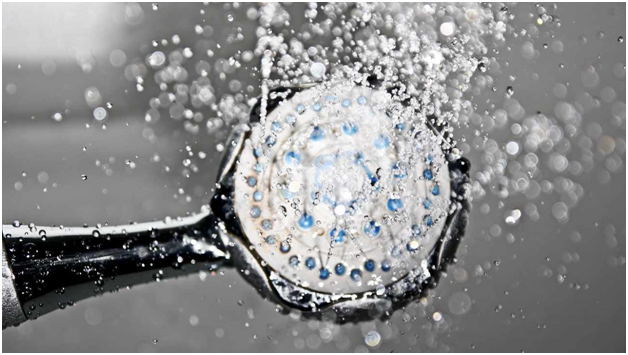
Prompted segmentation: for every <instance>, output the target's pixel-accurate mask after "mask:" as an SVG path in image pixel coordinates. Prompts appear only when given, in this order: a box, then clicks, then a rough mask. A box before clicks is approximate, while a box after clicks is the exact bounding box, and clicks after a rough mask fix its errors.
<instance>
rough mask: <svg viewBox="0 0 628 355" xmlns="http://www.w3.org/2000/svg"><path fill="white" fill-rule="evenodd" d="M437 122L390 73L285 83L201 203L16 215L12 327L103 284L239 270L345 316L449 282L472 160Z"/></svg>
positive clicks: (275, 292)
mask: <svg viewBox="0 0 628 355" xmlns="http://www.w3.org/2000/svg"><path fill="white" fill-rule="evenodd" d="M435 123H436V118H435V117H433V116H426V115H425V114H424V113H422V112H421V111H420V110H418V109H417V107H416V105H414V103H413V102H412V101H411V100H406V99H404V100H400V99H399V97H398V96H397V95H396V93H395V88H390V87H385V86H383V85H380V84H379V82H377V81H376V80H366V79H365V80H361V81H358V82H356V81H352V80H339V81H330V82H324V83H320V84H315V85H314V84H312V85H307V86H299V87H284V88H278V89H275V90H271V91H269V92H268V94H267V96H266V97H262V98H261V99H260V100H258V103H257V104H256V105H254V107H253V109H252V111H251V124H250V125H246V126H244V125H243V126H238V127H235V128H234V129H233V131H232V134H231V136H230V137H229V139H228V141H227V145H226V146H227V147H228V149H227V151H226V153H225V156H224V158H223V161H222V163H221V166H220V172H219V176H218V184H217V186H218V188H217V189H216V193H215V195H214V197H213V198H212V200H211V202H210V208H206V209H204V210H203V212H201V213H200V214H198V215H196V216H193V217H188V218H184V219H179V220H175V221H164V222H158V223H147V224H137V225H130V226H118V227H97V228H65V227H54V228H49V227H35V226H30V227H27V226H17V227H16V226H3V248H6V253H7V255H6V256H7V258H5V260H6V261H7V263H6V264H5V263H4V260H3V275H5V273H6V275H13V276H12V277H4V278H3V300H4V302H3V327H6V326H9V325H15V324H19V323H20V322H21V321H23V320H25V319H26V318H37V317H38V316H40V315H42V314H44V313H46V312H49V311H51V310H53V309H58V308H64V307H65V306H66V305H68V304H72V303H73V302H75V301H77V300H79V299H81V298H85V297H89V296H90V295H94V292H96V293H102V292H105V291H108V290H117V289H119V288H120V287H121V286H126V285H131V284H137V283H142V282H147V281H151V280H161V279H163V278H166V277H170V276H177V275H181V274H186V273H190V272H193V271H196V270H199V269H201V268H209V269H211V270H215V269H217V268H218V267H220V266H229V265H231V266H235V267H236V268H237V269H238V270H240V271H241V273H242V274H243V276H244V277H245V278H246V280H247V281H249V282H250V283H251V284H253V285H254V286H255V288H256V289H257V290H258V291H259V292H261V293H262V294H263V295H265V296H267V297H269V298H271V299H273V300H274V301H275V302H277V303H279V304H282V305H284V306H286V307H284V309H286V310H289V309H300V310H301V311H303V314H304V315H309V316H320V314H321V312H323V311H325V310H327V309H332V310H333V311H334V313H335V314H337V315H338V316H337V320H338V321H341V322H343V321H352V320H360V319H363V318H365V317H380V316H384V315H386V314H389V313H390V311H391V310H393V309H395V308H397V307H400V306H402V305H404V304H405V303H407V302H408V301H410V300H412V299H415V298H416V297H419V296H420V295H422V294H423V293H424V292H425V290H426V289H427V288H429V287H431V286H434V285H435V284H436V281H437V280H438V277H439V272H440V271H441V270H442V269H443V268H444V267H445V265H446V264H447V263H449V262H450V261H451V260H452V258H453V253H454V252H455V250H456V248H457V245H458V243H459V240H460V238H461V237H462V234H463V231H464V227H465V225H466V216H467V210H468V201H467V199H466V183H467V181H468V172H469V162H468V161H467V160H466V159H464V158H461V157H459V156H457V155H456V154H455V153H456V152H455V150H454V149H451V147H452V144H451V142H450V139H449V137H448V136H447V135H446V133H443V132H445V131H443V130H439V129H436V128H435V127H437V125H436V124H435ZM3 257H4V255H3ZM5 289H7V290H8V291H9V292H7V293H5V292H4V290H5ZM11 291H12V292H11ZM4 305H13V306H7V307H5V306H4ZM17 305H19V307H18V306H17ZM18 308H21V310H22V313H20V312H17V311H16V309H18Z"/></svg>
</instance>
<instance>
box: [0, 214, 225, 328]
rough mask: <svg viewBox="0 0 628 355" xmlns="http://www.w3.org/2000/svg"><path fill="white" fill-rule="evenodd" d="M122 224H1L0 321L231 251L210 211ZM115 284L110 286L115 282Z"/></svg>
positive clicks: (12, 321)
mask: <svg viewBox="0 0 628 355" xmlns="http://www.w3.org/2000/svg"><path fill="white" fill-rule="evenodd" d="M207 211H208V210H206V212H203V213H200V214H198V215H195V216H191V217H185V218H179V219H173V220H171V221H166V222H164V221H158V222H149V223H141V224H129V225H122V226H104V227H95V228H86V227H35V226H30V227H29V226H24V225H22V226H19V227H15V226H12V225H3V226H2V328H3V329H5V328H6V327H9V326H16V325H19V324H20V323H22V322H24V321H26V320H28V319H35V318H37V317H39V316H40V315H43V314H45V313H48V312H50V311H53V310H55V309H59V308H65V306H66V305H72V304H74V302H76V301H78V300H81V299H84V298H87V297H91V296H94V295H98V294H102V293H105V292H107V291H117V290H118V289H120V288H123V287H130V286H133V285H136V284H142V283H146V282H151V281H159V280H160V279H162V278H169V277H176V276H181V275H186V274H189V273H192V272H194V271H199V270H201V269H202V268H205V267H208V268H209V269H212V270H213V269H214V268H217V267H218V266H221V265H222V264H223V263H225V262H227V260H228V259H230V257H229V254H228V252H227V251H226V248H225V247H224V244H223V241H222V240H221V237H220V236H219V233H217V232H216V223H215V220H214V217H213V216H212V214H211V213H210V212H207ZM112 287H113V288H112Z"/></svg>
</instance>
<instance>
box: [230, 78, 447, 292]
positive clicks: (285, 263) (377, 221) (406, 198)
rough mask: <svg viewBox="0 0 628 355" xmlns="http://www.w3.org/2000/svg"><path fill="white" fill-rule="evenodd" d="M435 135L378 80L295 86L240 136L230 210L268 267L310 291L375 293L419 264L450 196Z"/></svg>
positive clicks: (438, 230)
mask: <svg viewBox="0 0 628 355" xmlns="http://www.w3.org/2000/svg"><path fill="white" fill-rule="evenodd" d="M441 145H442V138H441V137H440V136H439V135H438V134H436V133H435V132H434V130H432V129H431V128H429V127H428V126H427V125H426V123H425V119H421V118H420V117H418V115H417V114H416V113H415V112H414V110H413V109H412V108H410V107H407V106H405V105H401V104H400V103H399V102H398V101H396V100H395V99H394V98H393V96H392V95H391V94H389V93H388V92H386V91H385V90H383V89H381V90H380V89H372V88H368V87H364V86H361V85H356V84H355V83H352V82H349V81H346V82H344V81H343V82H340V83H335V84H327V85H323V84H321V85H319V86H317V87H313V88H310V89H307V90H303V91H300V92H298V93H296V94H294V95H293V96H292V97H291V98H289V99H286V100H284V101H282V102H281V103H280V104H279V105H278V106H277V107H276V108H275V109H274V110H272V111H271V112H268V113H267V115H266V116H265V117H263V118H262V120H261V123H260V124H259V125H255V126H254V127H253V129H252V131H251V132H250V135H249V137H248V139H247V140H246V141H245V143H244V148H243V150H242V153H241V155H240V157H239V162H238V165H237V168H236V171H235V175H234V178H235V196H234V198H235V202H234V208H235V211H236V214H237V215H238V217H239V220H240V223H241V227H242V231H243V232H244V235H245V238H248V241H249V242H250V244H251V246H252V248H254V250H255V251H256V252H257V254H258V255H259V256H260V257H261V259H263V262H264V263H265V264H266V265H267V266H269V267H270V268H272V269H273V270H275V271H276V272H278V273H279V274H281V275H282V276H283V277H284V278H286V279H287V280H289V281H291V282H293V283H295V284H296V285H298V286H301V287H304V288H308V289H311V290H314V291H317V292H324V293H334V294H347V293H360V292H366V291H375V292H376V293H378V294H380V293H383V291H384V290H385V287H386V286H387V285H389V284H392V283H394V282H395V281H398V280H400V279H402V278H404V277H405V276H406V275H407V274H408V273H409V272H416V271H417V270H420V272H423V273H429V271H428V268H427V261H426V258H427V256H428V255H429V253H430V252H431V251H432V249H433V247H434V245H435V244H436V242H437V241H438V239H439V238H440V237H441V235H442V230H443V227H444V225H445V221H446V219H447V216H448V215H449V212H450V204H451V201H450V177H449V170H448V168H447V163H446V160H445V154H444V152H443V150H442V149H441Z"/></svg>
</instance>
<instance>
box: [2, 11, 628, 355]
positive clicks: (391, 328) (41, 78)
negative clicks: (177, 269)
mask: <svg viewBox="0 0 628 355" xmlns="http://www.w3.org/2000/svg"><path fill="white" fill-rule="evenodd" d="M251 6H254V5H252V4H246V3H244V4H241V6H240V7H239V8H233V6H232V5H230V4H209V5H202V4H159V6H158V9H156V10H155V9H153V8H152V6H151V4H140V5H136V4H121V3H118V4H97V3H93V4H52V3H47V4H3V18H2V26H3V64H2V71H3V83H2V85H3V91H2V97H3V107H2V113H3V115H2V116H3V117H2V147H3V153H2V158H3V164H2V168H3V172H2V192H3V194H2V203H3V208H2V221H3V223H5V224H6V223H11V222H13V221H14V220H19V221H21V222H22V223H30V222H33V223H35V224H39V225H48V224H64V225H82V224H85V223H86V224H90V225H93V224H96V223H104V222H108V223H109V224H120V223H126V222H128V221H148V220H154V219H162V218H164V217H166V216H173V217H174V216H179V215H185V214H186V213H188V212H192V211H198V210H199V209H200V206H201V205H202V204H203V203H205V202H206V201H207V199H208V198H209V196H210V195H211V189H212V187H213V182H214V179H215V174H216V171H215V165H216V162H217V161H218V160H219V158H220V153H219V152H217V149H216V145H217V144H218V143H220V142H222V140H223V139H224V133H218V134H213V135H208V134H207V133H206V132H205V129H204V127H201V131H200V133H198V134H191V133H189V132H187V131H186V130H184V129H183V125H182V123H181V122H180V121H174V120H170V119H168V118H165V117H162V118H161V120H160V121H159V122H157V123H154V124H150V125H149V124H147V123H146V122H145V121H144V115H145V113H146V110H147V109H148V107H149V106H148V100H149V99H150V98H151V97H153V96H154V95H156V93H158V88H157V87H155V84H153V85H152V86H151V85H150V82H151V81H150V80H147V82H148V83H147V84H146V85H145V90H144V91H143V92H141V93H138V92H137V90H136V87H135V83H134V82H131V81H129V80H127V79H126V78H125V75H124V67H125V66H126V65H128V64H129V63H133V62H134V61H140V62H141V61H143V60H144V58H145V56H146V55H147V54H148V53H150V52H151V41H153V40H156V41H161V40H162V39H168V40H169V41H170V39H171V37H172V36H173V35H174V34H177V35H179V36H180V38H181V44H180V45H179V46H181V47H185V46H189V47H191V48H192V49H195V47H194V46H195V45H199V44H198V38H199V36H198V35H197V34H195V33H194V25H195V24H200V25H206V24H210V25H211V26H212V27H213V29H214V34H213V36H212V37H211V39H210V40H212V41H216V42H218V43H221V39H224V38H226V36H228V35H229V34H230V33H232V32H233V28H234V27H241V28H242V33H243V34H244V40H243V41H241V42H237V43H235V44H230V45H224V46H223V47H222V48H221V49H217V50H216V55H215V57H214V59H216V60H217V59H218V58H228V57H229V56H230V55H232V54H233V53H234V52H236V51H237V50H238V49H242V50H245V49H252V48H253V46H254V43H255V39H256V38H255V35H254V30H255V28H256V23H255V22H254V21H250V20H248V19H247V18H246V15H245V13H246V9H247V8H249V7H251ZM545 6H547V7H548V8H550V7H551V6H550V5H545ZM201 9H204V10H205V11H204V13H201ZM303 9H304V5H302V4H295V5H292V6H290V11H291V12H292V11H294V13H295V14H296V15H295V16H293V23H295V25H294V26H295V28H298V26H299V24H298V23H299V21H304V18H303V15H302V14H303ZM512 10H513V12H514V13H515V14H516V15H517V16H516V19H515V21H514V23H515V25H516V24H517V23H520V24H522V26H523V27H524V28H525V27H526V26H527V25H526V24H530V23H532V22H533V20H531V19H530V16H529V15H530V14H531V13H532V14H537V12H536V8H535V5H534V4H520V5H518V6H516V7H515V8H513V9H512ZM625 11H626V9H625V4H606V3H594V4H593V3H590V4H587V3H579V4H566V3H565V4H559V5H558V7H557V9H556V10H554V11H553V13H555V14H557V15H558V16H559V17H560V19H561V24H562V25H561V27H560V28H558V29H555V31H554V33H555V36H554V37H553V38H552V37H551V36H549V35H548V32H546V31H543V32H541V35H540V37H539V38H538V39H537V40H536V41H535V49H537V50H539V51H540V56H539V58H537V59H535V60H533V61H530V60H525V59H524V58H523V57H522V53H521V47H522V44H523V43H524V42H525V40H524V39H523V38H515V39H509V41H510V42H508V43H507V46H508V48H510V50H508V49H506V48H502V50H501V51H500V53H499V55H498V58H499V61H500V63H507V65H506V64H502V74H501V75H500V76H499V77H497V78H496V83H495V84H496V86H497V87H500V88H502V89H501V90H502V91H503V87H505V86H506V85H513V86H514V90H515V96H514V97H515V98H516V99H517V100H519V102H520V103H521V105H522V106H523V107H524V108H525V109H526V112H527V114H532V113H534V112H537V111H540V112H546V113H548V115H553V112H554V107H555V105H556V102H557V98H556V96H555V94H554V91H553V90H554V87H555V85H556V83H568V88H569V90H568V92H569V93H568V96H567V99H571V100H575V98H570V96H569V95H572V93H577V92H578V90H580V91H581V90H582V89H583V88H584V86H583V83H582V81H583V80H581V73H582V72H583V70H585V69H586V68H587V67H588V66H590V65H594V66H595V68H596V69H597V72H598V73H599V75H600V78H599V83H598V84H597V86H596V87H595V88H593V89H592V90H590V92H591V93H592V95H594V93H600V92H601V90H602V89H604V88H605V87H611V88H613V90H614V91H615V93H616V98H615V99H614V100H615V101H619V102H622V103H624V105H623V115H624V117H623V120H624V123H623V126H621V127H615V126H613V125H611V123H610V122H611V116H612V115H614V114H616V113H617V112H613V109H612V105H611V104H607V103H605V102H603V103H602V105H601V106H600V107H599V108H596V109H595V110H592V111H589V112H587V113H586V114H583V120H584V121H585V122H597V123H598V124H599V125H600V127H601V128H602V129H603V131H604V132H605V133H606V134H612V135H613V136H614V137H616V138H617V137H620V138H621V137H623V145H624V150H625V97H626V91H625V68H624V69H623V74H621V73H620V75H616V74H617V73H615V72H614V70H619V72H621V69H617V68H616V65H617V64H618V63H620V64H621V63H623V64H624V66H625V59H626V55H625V53H626V52H625V43H624V42H623V41H620V40H619V37H620V36H625V28H626V16H625V15H626V12H625ZM227 14H233V15H235V21H234V22H228V21H227V19H226V15H227ZM544 36H545V38H544ZM583 38H586V40H585V39H583ZM555 40H560V42H561V43H562V44H563V48H562V50H561V51H557V50H552V48H553V49H556V47H550V48H549V49H543V48H542V43H549V44H550V45H551V44H552V43H554V42H555ZM160 48H161V47H160ZM116 50H118V51H122V52H123V53H124V57H125V58H124V59H125V60H124V63H122V64H120V62H121V61H122V59H121V56H120V55H119V54H120V52H115V51H116ZM113 52H115V54H112V53H113ZM561 64H563V67H562V68H561V69H560V70H559V68H560V65H561ZM534 73H536V74H538V78H536V77H535V76H534V75H533V74H534ZM149 75H150V74H149ZM240 75H241V76H242V78H241V79H242V80H243V81H244V82H246V84H247V85H248V84H252V85H256V83H257V79H256V78H252V77H250V76H248V75H246V73H241V74H240ZM511 75H512V76H515V77H516V78H517V79H516V81H514V84H513V83H512V82H510V81H509V80H508V76H511ZM210 78H211V76H210ZM212 80H213V81H214V86H215V87H216V89H217V90H226V89H225V88H226V85H227V84H226V83H225V82H221V81H220V80H218V79H214V78H212ZM507 83H509V84H507ZM88 88H96V89H97V90H98V92H99V93H100V96H101V97H102V105H105V103H106V102H110V103H111V105H112V108H111V109H108V117H107V118H106V120H104V121H102V122H98V121H96V120H95V119H94V118H93V115H92V110H93V108H91V107H90V106H89V105H88V103H87V102H86V101H87V100H86V98H85V91H86V90H87V89H88ZM491 95H492V93H490V92H489V93H487V94H485V95H484V96H483V97H482V99H479V98H478V99H477V100H476V102H479V107H480V108H481V107H483V106H482V105H486V104H485V102H486V100H495V101H496V104H497V105H498V106H500V105H501V104H500V103H499V100H503V95H502V96H499V95H496V94H495V95H493V96H491ZM66 110H67V111H66ZM56 112H61V113H63V119H62V120H61V121H60V122H57V121H55V120H54V119H52V118H51V117H52V116H53V115H54V114H55V113H56ZM103 123H104V124H105V125H106V129H103V127H102V125H103ZM86 124H88V125H89V127H87V126H86ZM609 132H610V133H609ZM494 139H497V138H494ZM502 140H503V142H504V144H505V143H506V142H507V137H504V138H503V139H502ZM502 140H500V142H501V141H502ZM574 145H575V143H574ZM186 146H190V147H191V148H192V149H193V150H194V151H196V152H198V151H204V152H206V153H207V154H208V157H207V159H205V160H204V161H202V164H201V165H200V166H199V171H198V172H190V173H189V176H186V174H184V173H182V171H183V168H184V166H183V160H184V159H185V158H186ZM156 157H158V158H156ZM619 157H620V159H621V160H622V161H623V160H625V152H620V153H619ZM470 158H471V160H472V163H473V164H475V165H477V164H479V162H478V161H477V160H478V159H479V155H478V156H475V155H473V154H471V155H470ZM131 163H133V164H131ZM475 165H474V166H475ZM600 166H603V163H600ZM82 175H85V176H86V177H87V179H86V180H84V179H83V178H82ZM606 177H608V179H606ZM574 180H577V182H578V183H580V184H581V185H582V186H583V188H584V196H583V197H582V198H581V199H580V202H579V204H578V205H577V206H576V207H575V208H574V209H573V210H571V211H570V220H569V222H568V223H566V224H560V223H558V222H557V221H556V220H555V219H554V218H553V217H552V216H551V211H550V207H551V206H552V203H553V201H552V200H551V199H549V198H548V200H547V201H544V200H542V199H541V200H537V202H538V203H537V207H538V209H539V213H540V215H541V218H540V220H539V221H538V222H535V221H532V220H530V219H528V218H526V216H525V215H524V217H522V220H521V222H520V223H519V224H517V225H515V226H507V225H506V224H505V223H503V222H504V214H505V212H506V210H507V209H508V208H510V209H512V208H514V207H518V208H521V209H522V210H523V206H524V205H525V202H526V200H525V198H521V197H520V196H519V197H517V196H515V197H513V198H512V199H507V202H508V205H507V206H506V207H500V205H499V204H498V199H497V198H495V196H488V197H486V198H484V199H483V200H482V201H481V202H480V203H479V204H478V205H475V206H474V209H473V211H472V214H471V222H470V225H469V228H468V230H467V233H466V236H465V237H464V242H463V246H462V247H461V248H460V252H459V257H460V258H459V259H460V260H459V262H458V264H457V265H456V266H455V267H454V268H452V269H451V273H450V274H449V276H448V277H447V278H444V279H443V281H442V282H441V284H440V285H439V287H438V288H437V289H436V290H435V291H434V292H432V294H431V297H430V302H429V305H427V306H419V305H416V304H414V305H412V306H410V307H408V309H407V310H406V311H404V312H399V314H396V315H395V316H394V317H393V318H392V319H391V320H389V321H387V322H379V321H377V322H375V321H374V322H367V323H362V324H357V325H352V324H349V325H343V326H337V325H330V324H326V323H323V322H317V321H302V320H298V319H295V318H296V317H291V316H285V315H281V314H279V313H277V312H276V310H275V305H274V304H272V303H270V302H268V301H265V300H263V299H262V298H261V297H260V296H259V295H258V294H257V293H256V292H255V291H254V290H253V289H252V288H251V287H250V286H249V285H248V284H246V282H245V281H244V280H243V279H241V278H240V277H239V276H238V275H237V274H236V273H235V272H234V271H233V270H225V272H224V275H221V274H217V275H207V274H200V275H196V274H195V275H191V276H188V277H185V278H180V279H176V280H167V281H165V282H161V283H153V284H148V285H142V286H137V287H134V288H132V289H131V290H123V291H121V292H119V293H116V294H106V295H104V296H102V297H98V298H92V299H89V300H85V301H82V302H79V303H78V304H76V305H75V306H73V307H69V308H68V309H66V310H63V311H57V312H53V313H51V314H49V315H46V316H44V317H42V318H41V319H39V320H37V321H34V322H28V323H25V324H23V325H21V326H20V327H18V328H12V329H8V330H5V331H3V333H2V335H3V349H2V350H3V351H4V352H67V351H72V352H100V351H109V352H119V351H128V352H135V351H204V352H221V351H234V352H237V351H264V352H271V351H273V352H274V351H282V352H295V351H350V352H353V351H378V352H390V351H396V352H399V351H408V352H432V351H458V352H471V351H489V352H492V351H505V352H519V351H526V352H538V351H548V352H554V351H560V352H583V351H588V352H591V351H593V352H594V351H602V352H606V351H613V352H625V350H626V345H625V344H626V267H625V255H626V243H625V236H626V222H625V215H626V200H625V196H626V184H625V181H626V170H625V165H623V164H622V165H621V167H620V168H619V169H618V170H617V171H615V172H613V173H612V174H609V175H608V176H607V175H604V176H601V175H600V174H596V172H595V171H594V172H591V173H587V174H583V175H581V176H579V177H578V178H574ZM484 204H488V205H489V206H490V212H489V213H483V212H482V211H481V208H480V206H479V205H484ZM495 225H499V226H500V227H501V231H500V233H495V230H494V229H493V230H492V229H491V228H492V227H493V228H494V226H495ZM609 226H610V227H609ZM575 232H577V233H579V234H576V233H575ZM508 233H512V235H513V236H514V238H508V237H506V235H507V234H508ZM548 270H549V271H548ZM559 274H560V275H563V274H564V275H566V278H565V279H564V281H561V280H559V277H558V275H559ZM461 293H464V294H466V295H468V296H469V298H470V299H471V301H472V304H471V307H470V309H468V310H465V312H460V311H459V310H457V309H456V308H455V307H451V306H450V302H451V301H452V295H460V294H461ZM452 310H453V312H452ZM436 311H438V312H441V313H442V314H443V316H444V319H443V321H442V322H439V323H435V322H434V321H433V320H431V319H430V316H431V314H432V313H433V312H436ZM459 313H464V314H459ZM372 329H377V331H378V332H379V333H380V334H381V335H382V341H381V343H380V344H379V345H378V346H377V347H367V346H366V344H365V341H364V336H365V334H366V333H367V332H368V331H369V330H372ZM332 334H333V336H332Z"/></svg>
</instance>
